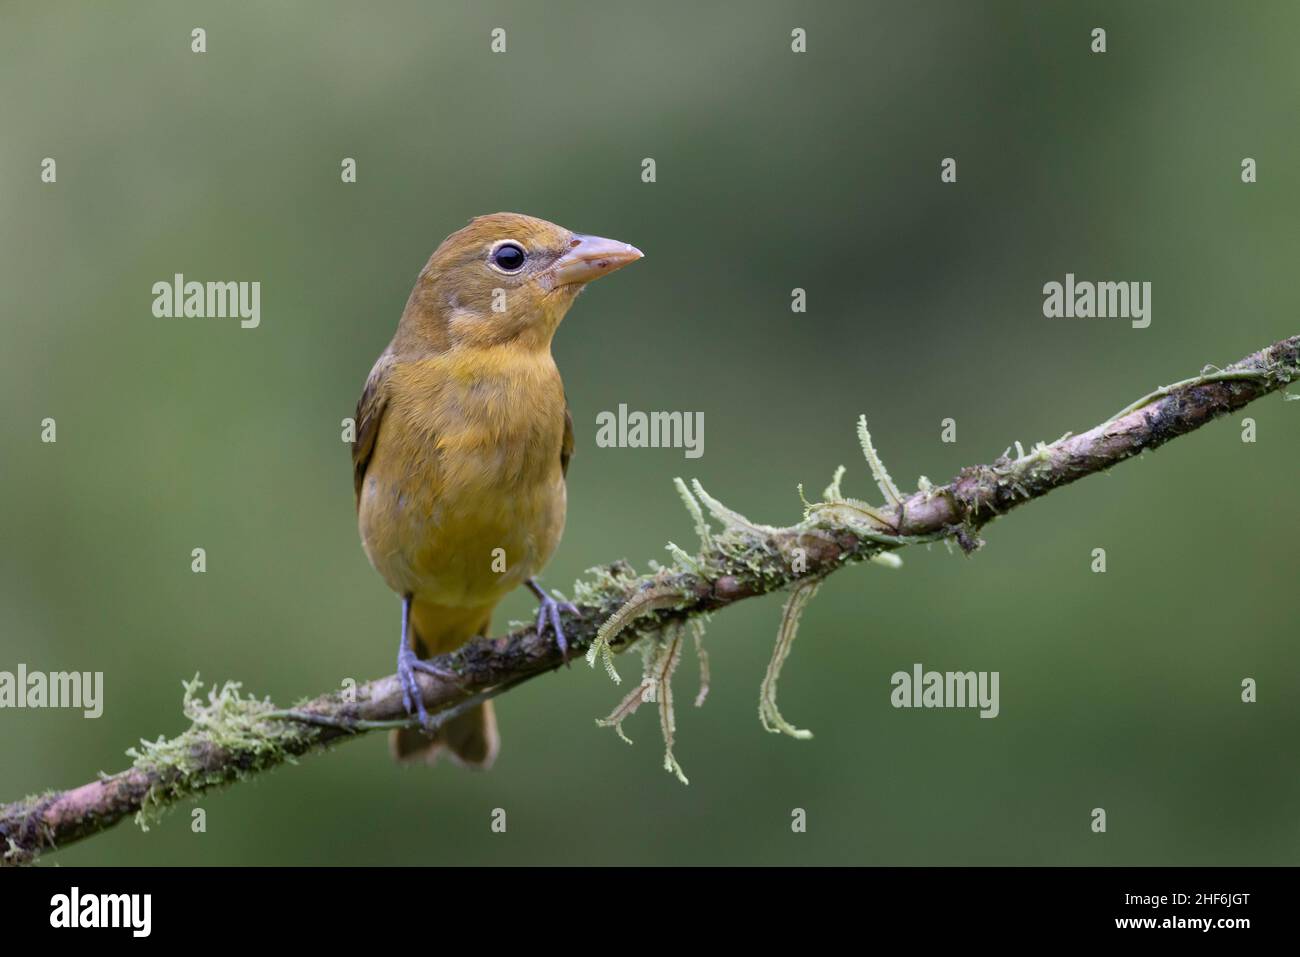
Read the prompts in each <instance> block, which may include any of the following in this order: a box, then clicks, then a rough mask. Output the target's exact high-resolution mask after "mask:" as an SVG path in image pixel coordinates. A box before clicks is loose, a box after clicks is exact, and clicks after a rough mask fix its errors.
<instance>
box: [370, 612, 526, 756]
mask: <svg viewBox="0 0 1300 957" xmlns="http://www.w3.org/2000/svg"><path fill="white" fill-rule="evenodd" d="M491 619H492V608H491V606H488V607H486V608H446V607H444V606H442V605H430V604H425V603H423V602H419V601H415V602H412V603H411V638H412V641H413V645H414V648H415V653H416V654H417V655H419V656H420V657H421V658H428V657H430V656H432V655H442V654H446V653H447V652H449V651H455V650H456V649H457V648H459V647H460V646H461V645H463V644H465V642H467V641H469V640H470V639H471V638H473V637H475V636H476V635H485V634H487V631H488V625H489V622H490V621H491ZM388 741H389V746H390V750H391V751H392V754H393V759H394V760H396V761H398V762H400V763H402V764H409V763H416V762H421V763H424V764H430V765H431V764H436V763H437V761H438V758H439V757H440V756H441V755H443V754H444V753H445V754H446V755H447V756H448V757H449V758H451V760H452V761H453V762H455V763H456V764H459V765H461V766H462V767H470V768H481V769H483V770H486V769H487V768H490V767H492V762H493V761H495V760H496V757H497V752H498V751H499V750H500V749H501V736H500V735H499V734H498V733H497V719H496V713H495V712H494V711H493V709H492V702H491V701H485V702H483V703H482V704H480V705H477V706H476V707H473V708H471V709H470V710H468V711H466V712H464V713H463V714H458V715H456V717H454V718H452V719H451V720H450V721H448V722H446V723H445V724H443V725H442V726H441V727H440V728H438V730H437V731H436V732H434V733H433V734H432V735H428V734H425V733H424V732H423V731H419V730H415V729H411V728H403V729H401V730H399V731H394V732H392V734H390V735H389V738H388Z"/></svg>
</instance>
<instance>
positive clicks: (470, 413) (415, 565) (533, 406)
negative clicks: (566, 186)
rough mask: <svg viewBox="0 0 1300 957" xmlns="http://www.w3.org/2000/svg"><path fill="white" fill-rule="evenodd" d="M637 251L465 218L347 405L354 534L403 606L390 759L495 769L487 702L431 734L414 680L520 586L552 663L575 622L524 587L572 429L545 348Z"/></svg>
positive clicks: (549, 519) (550, 540)
mask: <svg viewBox="0 0 1300 957" xmlns="http://www.w3.org/2000/svg"><path fill="white" fill-rule="evenodd" d="M642 255H643V254H642V253H641V251H640V250H639V249H637V248H636V247H635V246H631V245H629V244H627V243H623V242H618V241H616V240H612V239H605V238H602V237H600V236H592V235H586V234H583V233H576V232H573V231H571V230H568V229H565V228H564V227H562V226H557V225H555V224H554V223H551V222H547V221H546V220H543V219H537V218H535V217H532V216H525V215H522V214H520V213H493V214H491V215H487V216H478V217H476V218H474V219H472V220H470V222H469V225H467V226H465V227H464V228H462V229H460V230H458V231H456V232H454V233H452V234H451V235H450V236H448V237H447V238H446V239H445V240H443V242H442V243H441V244H440V245H439V246H438V248H437V249H436V250H435V251H434V253H433V255H432V256H430V257H429V261H428V262H427V263H426V264H425V266H424V268H423V269H422V270H421V271H420V274H419V277H418V278H417V280H416V283H415V288H414V289H413V290H412V291H411V295H410V297H409V298H408V300H407V302H406V307H405V309H404V310H403V312H402V315H401V318H400V320H399V321H398V323H397V331H396V333H395V334H394V335H393V339H392V341H391V342H390V343H389V345H388V347H387V348H386V349H385V350H384V351H383V353H382V354H381V355H380V356H379V358H378V360H377V361H376V362H375V364H374V367H373V368H372V369H371V371H370V375H369V376H368V377H367V379H366V383H365V388H364V389H363V391H362V393H361V398H360V400H359V401H358V402H357V411H356V417H355V420H354V421H355V423H356V433H355V441H354V442H353V444H352V465H353V484H354V490H355V493H356V509H357V528H358V531H359V532H360V535H361V543H362V547H363V549H364V550H365V553H366V555H367V557H368V558H369V559H370V563H371V565H372V566H373V567H374V568H375V570H376V571H377V572H379V574H380V576H381V577H382V578H383V579H384V581H385V582H386V583H387V585H388V587H389V588H391V589H392V590H393V591H394V592H396V593H397V595H398V596H399V598H400V599H401V639H400V641H399V644H398V652H397V674H398V679H399V683H400V685H401V689H402V702H403V707H404V708H405V709H406V712H407V714H408V715H411V714H412V713H414V714H415V715H417V716H418V718H419V725H420V727H419V729H416V728H410V727H408V728H402V729H399V730H396V731H394V732H393V733H392V735H391V737H390V742H391V751H392V754H393V756H394V758H396V759H397V760H398V761H399V762H403V763H412V762H424V763H428V764H433V763H435V762H436V761H437V760H438V758H439V757H440V756H441V755H444V754H445V755H446V756H448V757H449V758H451V759H452V760H453V761H454V762H455V763H458V764H461V765H463V766H467V767H476V768H487V767H490V766H491V765H492V764H493V762H494V761H495V760H496V757H497V753H498V751H499V749H500V736H499V734H498V731H497V724H496V717H495V714H494V712H493V708H492V702H491V701H485V702H483V703H482V704H479V705H477V706H475V707H473V708H471V709H469V710H467V711H465V712H463V713H461V714H458V715H456V716H454V717H452V718H451V719H449V720H446V721H444V722H443V723H442V724H441V725H440V726H438V727H437V728H436V729H435V728H433V727H432V725H431V723H430V720H429V715H428V712H427V710H426V708H425V704H424V701H423V698H422V697H421V694H420V688H419V684H418V682H417V680H416V677H415V676H416V673H417V672H426V673H430V674H434V675H437V676H439V677H442V678H451V679H453V680H454V679H455V675H453V674H449V673H447V672H446V671H444V670H443V669H440V668H438V667H437V666H436V665H434V664H432V663H430V662H429V661H427V660H426V659H428V658H430V657H433V656H437V655H441V654H445V653H447V652H450V651H453V650H455V649H456V648H459V647H460V646H461V645H463V644H465V643H466V642H468V641H470V640H471V639H473V638H474V637H476V636H479V635H486V634H487V632H488V627H489V624H490V621H491V617H492V611H493V609H494V608H495V606H496V605H497V604H498V602H500V601H501V600H502V599H503V598H504V597H505V596H506V595H507V594H509V593H510V592H511V591H513V590H514V589H515V588H517V587H519V586H521V585H523V586H526V587H527V588H528V589H529V590H530V591H531V592H532V593H533V594H534V595H535V596H536V598H537V600H538V610H537V619H536V627H537V632H538V634H539V635H544V634H545V632H546V630H547V629H548V628H549V630H550V631H551V633H552V634H553V637H554V640H555V642H556V645H557V646H558V647H559V649H560V651H561V653H562V655H563V656H564V659H565V661H566V662H567V661H568V642H567V639H566V636H565V634H564V628H563V621H562V617H563V615H564V614H566V613H568V614H572V613H574V612H576V609H575V608H574V607H573V606H572V605H571V604H569V603H567V602H562V601H560V600H557V599H556V598H554V597H553V596H551V595H549V594H548V593H547V592H546V591H545V590H544V589H543V588H542V587H541V585H540V584H539V582H538V580H537V575H538V573H539V572H540V571H541V570H542V568H543V566H545V565H546V563H547V561H548V560H549V559H550V557H551V555H552V553H553V552H554V551H555V548H556V546H557V545H558V544H559V540H560V535H561V533H562V531H563V529H564V521H565V513H566V505H567V502H566V492H565V479H566V476H567V474H568V468H569V459H570V458H571V457H572V455H573V448H574V438H573V417H572V415H571V414H570V412H569V406H568V399H567V396H566V395H565V391H564V384H563V382H562V380H561V378H560V373H559V369H558V368H557V367H556V364H555V359H554V358H553V356H552V354H551V340H552V338H553V337H554V335H555V332H556V329H557V327H558V326H559V324H560V321H561V320H562V319H563V318H564V316H565V314H566V313H567V312H568V311H569V307H570V306H572V305H573V302H574V300H575V299H576V298H577V297H578V295H579V293H581V292H582V290H583V289H584V288H586V285H587V283H589V282H590V281H591V280H593V279H596V278H598V277H600V276H604V275H608V274H609V273H611V272H613V271H614V270H616V269H620V268H622V267H623V266H626V265H628V264H629V263H632V262H635V261H636V260H638V259H641V258H642Z"/></svg>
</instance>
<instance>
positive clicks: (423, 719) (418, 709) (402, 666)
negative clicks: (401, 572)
mask: <svg viewBox="0 0 1300 957" xmlns="http://www.w3.org/2000/svg"><path fill="white" fill-rule="evenodd" d="M410 613H411V599H410V597H409V596H407V597H405V598H403V599H402V640H401V642H400V643H399V644H398V646H397V680H398V682H399V683H400V684H401V686H402V707H404V708H405V709H406V713H407V714H411V713H412V712H413V711H414V712H415V713H417V714H418V715H419V716H420V727H422V728H424V729H425V730H426V731H429V730H432V729H431V728H430V727H429V711H428V709H427V708H425V706H424V695H423V694H421V693H420V683H419V682H418V681H416V680H415V673H416V672H417V671H423V672H424V673H425V674H426V675H433V676H434V677H435V678H441V679H443V680H444V681H454V682H456V683H457V684H460V681H461V679H460V675H458V674H456V672H454V671H450V670H448V669H446V668H439V667H438V666H437V665H435V664H434V663H433V662H431V661H424V660H423V659H422V658H420V657H419V656H418V655H416V653H415V652H414V651H413V650H411V643H410V641H409V640H408V639H407V633H408V631H409V630H410Z"/></svg>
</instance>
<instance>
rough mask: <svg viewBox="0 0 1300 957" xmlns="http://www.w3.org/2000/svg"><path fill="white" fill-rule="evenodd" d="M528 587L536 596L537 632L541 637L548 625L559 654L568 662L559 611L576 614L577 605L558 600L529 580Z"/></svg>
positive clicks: (567, 645)
mask: <svg viewBox="0 0 1300 957" xmlns="http://www.w3.org/2000/svg"><path fill="white" fill-rule="evenodd" d="M528 587H529V588H531V589H532V591H533V594H534V595H536V596H537V601H538V605H537V634H538V637H543V636H545V634H546V628H547V626H548V625H549V626H550V628H551V631H552V632H554V633H555V644H556V645H557V646H558V647H559V649H560V654H561V655H563V656H564V663H565V664H566V665H567V664H568V663H569V639H568V638H567V637H566V636H565V634H564V626H563V625H562V624H560V613H561V612H563V613H565V614H568V615H576V614H578V607H577V606H576V605H575V604H574V603H573V602H571V601H558V600H557V599H555V598H552V597H551V596H550V595H548V594H546V592H544V591H543V590H542V589H541V587H540V586H539V585H537V584H536V583H535V582H532V581H531V580H530V581H529V586H528Z"/></svg>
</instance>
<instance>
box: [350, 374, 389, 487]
mask: <svg viewBox="0 0 1300 957" xmlns="http://www.w3.org/2000/svg"><path fill="white" fill-rule="evenodd" d="M392 366H393V356H392V353H390V352H385V353H384V354H383V355H382V356H380V357H379V360H378V361H377V362H376V363H375V367H374V368H373V369H371V370H370V377H369V378H367V379H366V387H365V388H364V389H363V390H362V391H361V398H360V399H358V400H357V419H356V421H357V438H356V441H355V442H353V443H352V485H353V489H354V490H355V491H356V496H357V508H360V507H361V483H362V482H364V481H365V479H366V468H367V467H368V466H369V465H370V458H371V456H372V455H373V454H374V451H375V439H376V438H378V436H379V423H380V421H381V420H382V419H383V417H384V409H385V408H387V406H388V373H389V370H390V369H392Z"/></svg>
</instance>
